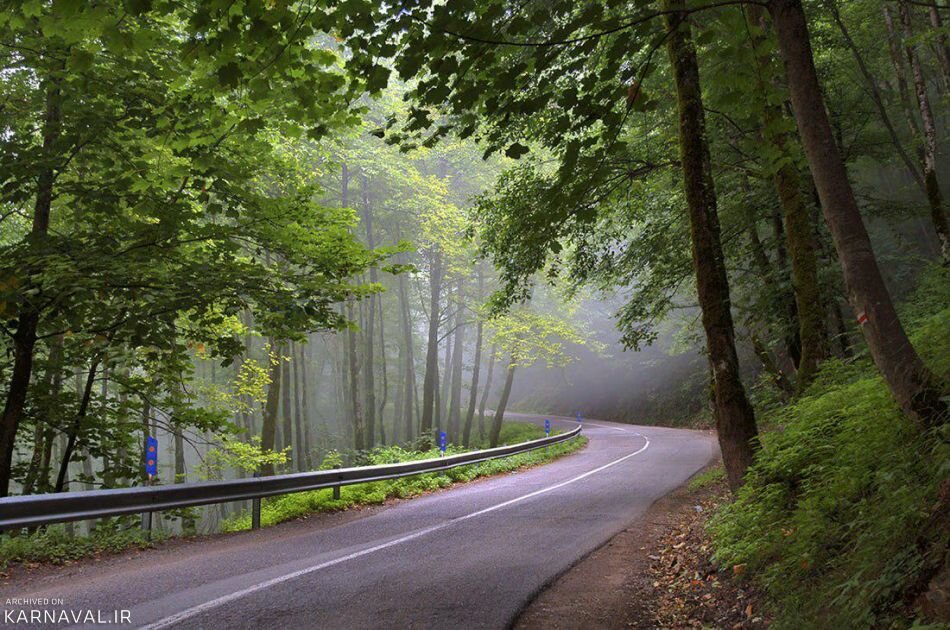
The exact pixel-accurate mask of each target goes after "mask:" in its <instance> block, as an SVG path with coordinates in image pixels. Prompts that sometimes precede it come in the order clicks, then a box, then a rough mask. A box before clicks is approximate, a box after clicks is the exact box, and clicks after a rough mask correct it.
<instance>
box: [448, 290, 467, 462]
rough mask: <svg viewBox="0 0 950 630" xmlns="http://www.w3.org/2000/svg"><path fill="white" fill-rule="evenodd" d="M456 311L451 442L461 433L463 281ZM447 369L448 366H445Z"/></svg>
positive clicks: (450, 415)
mask: <svg viewBox="0 0 950 630" xmlns="http://www.w3.org/2000/svg"><path fill="white" fill-rule="evenodd" d="M456 297H457V299H458V311H457V314H456V316H455V337H454V341H453V347H452V389H451V395H450V399H449V435H450V436H451V439H452V441H453V442H456V443H458V442H459V441H461V440H460V438H461V433H462V426H461V425H462V359H463V354H464V351H463V343H464V341H465V333H464V331H465V323H464V320H465V313H464V312H463V311H462V303H463V302H464V299H465V283H464V281H463V280H461V279H460V280H459V281H458V289H457V292H456ZM446 370H448V366H446Z"/></svg>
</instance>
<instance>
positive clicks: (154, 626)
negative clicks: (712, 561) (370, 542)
mask: <svg viewBox="0 0 950 630" xmlns="http://www.w3.org/2000/svg"><path fill="white" fill-rule="evenodd" d="M621 430H623V429H621ZM635 435H638V436H639V437H642V438H643V441H644V445H643V446H642V447H640V448H639V449H637V450H636V451H634V452H633V453H630V454H628V455H624V456H623V457H621V458H619V459H615V460H613V461H612V462H609V463H607V464H604V465H603V466H600V467H599V468H595V469H593V470H589V471H587V472H586V473H583V474H581V475H578V476H576V477H572V478H571V479H568V480H566V481H562V482H560V483H556V484H554V485H553V486H548V487H547V488H541V489H540V490H535V491H534V492H529V493H528V494H525V495H523V496H520V497H516V498H514V499H509V500H508V501H504V502H502V503H499V504H497V505H493V506H491V507H487V508H484V509H482V510H478V511H477V512H472V513H471V514H466V515H465V516H460V517H458V518H455V519H452V520H451V521H447V522H445V523H440V524H438V525H433V526H432V527H426V528H423V529H420V530H418V531H415V532H413V533H411V534H407V535H405V536H402V537H400V538H396V539H395V540H390V541H389V542H385V543H381V544H379V545H375V546H373V547H369V548H367V549H362V550H360V551H356V552H353V553H351V554H349V555H346V556H341V557H339V558H334V559H333V560H328V561H327V562H321V563H320V564H317V565H314V566H312V567H307V568H306V569H300V570H299V571H294V572H293V573H287V574H286V575H281V576H280V577H276V578H272V579H270V580H266V581H264V582H260V583H258V584H255V585H253V586H249V587H247V588H245V589H241V590H240V591H235V592H234V593H230V594H228V595H223V596H221V597H218V598H216V599H212V600H210V601H207V602H205V603H203V604H199V605H197V606H192V607H191V608H186V609H185V610H182V611H181V612H178V613H175V614H174V615H170V616H168V617H164V618H163V619H159V620H158V621H156V622H154V623H151V624H149V625H147V626H143V630H158V629H159V628H167V627H169V626H172V625H174V624H176V623H179V622H182V621H184V620H186V619H190V618H191V617H194V616H195V615H200V614H201V613H203V612H207V611H209V610H211V609H213V608H217V607H218V606H222V605H224V604H227V603H228V602H233V601H234V600H236V599H240V598H241V597H244V596H246V595H251V594H252V593H256V592H258V591H261V590H264V589H267V588H270V587H272V586H276V585H278V584H282V583H284V582H289V581H290V580H294V579H296V578H298V577H302V576H304V575H308V574H310V573H315V572H316V571H320V570H322V569H327V568H330V567H332V566H336V565H338V564H342V563H344V562H346V561H348V560H354V559H356V558H359V557H362V556H366V555H369V554H371V553H375V552H377V551H382V550H383V549H388V548H389V547H394V546H395V545H399V544H402V543H404V542H409V541H410V540H415V539H416V538H420V537H422V536H425V535H426V534H431V533H432V532H435V531H438V530H440V529H445V528H446V527H449V526H450V525H454V524H455V523H460V522H462V521H467V520H469V519H472V518H475V517H477V516H482V515H484V514H488V513H489V512H494V511H495V510H500V509H502V508H505V507H508V506H509V505H514V504H515V503H520V502H521V501H526V500H527V499H531V498H533V497H536V496H538V495H540V494H544V493H546V492H551V491H552V490H557V489H558V488H563V487H564V486H567V485H570V484H572V483H575V482H577V481H580V480H581V479H586V478H587V477H590V476H591V475H593V474H596V473H599V472H601V471H603V470H607V469H608V468H610V467H612V466H616V465H617V464H619V463H621V462H623V461H625V460H628V459H630V458H631V457H633V456H635V455H639V454H640V453H642V452H643V451H645V450H647V449H648V448H649V447H650V440H649V439H648V438H647V437H646V436H645V435H641V434H639V433H636V434H635Z"/></svg>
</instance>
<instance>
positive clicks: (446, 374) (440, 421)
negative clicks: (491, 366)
mask: <svg viewBox="0 0 950 630" xmlns="http://www.w3.org/2000/svg"><path fill="white" fill-rule="evenodd" d="M446 310H448V304H446ZM458 315H459V313H458V310H457V309H456V312H455V317H454V318H452V319H448V318H446V322H445V325H446V326H447V327H448V329H449V332H448V333H446V335H445V356H444V357H443V359H442V371H441V372H440V375H441V378H442V381H441V382H440V383H439V392H438V394H439V397H438V399H437V400H438V405H437V407H436V409H437V410H438V413H437V414H436V420H435V424H436V426H438V427H439V428H440V429H442V428H445V429H446V430H448V428H449V422H448V420H449V388H450V387H451V386H452V350H453V347H454V343H453V342H454V340H455V325H456V322H458Z"/></svg>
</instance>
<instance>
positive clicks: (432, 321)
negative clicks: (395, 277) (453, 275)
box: [419, 245, 442, 438]
mask: <svg viewBox="0 0 950 630" xmlns="http://www.w3.org/2000/svg"><path fill="white" fill-rule="evenodd" d="M429 252H430V261H431V262H430V266H429V335H428V339H427V342H426V373H425V377H424V378H423V381H422V422H421V426H420V427H419V433H420V435H421V436H425V437H427V438H429V437H431V436H432V426H433V425H432V419H433V416H434V411H435V394H436V391H435V389H436V387H438V380H439V374H438V373H439V317H440V313H439V296H440V294H441V293H442V252H441V251H440V250H439V248H438V246H436V245H433V246H431V247H430V248H429Z"/></svg>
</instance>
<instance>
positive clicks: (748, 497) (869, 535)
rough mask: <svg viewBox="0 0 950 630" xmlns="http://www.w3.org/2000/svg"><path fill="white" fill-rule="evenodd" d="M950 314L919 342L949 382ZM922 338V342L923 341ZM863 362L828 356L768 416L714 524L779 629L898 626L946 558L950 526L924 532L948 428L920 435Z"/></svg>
mask: <svg viewBox="0 0 950 630" xmlns="http://www.w3.org/2000/svg"><path fill="white" fill-rule="evenodd" d="M948 326H950V310H944V311H942V312H940V313H938V314H937V315H934V316H932V317H930V318H928V319H922V320H919V323H918V328H917V332H916V334H915V335H914V337H915V338H916V340H917V344H916V345H917V347H918V348H920V349H921V351H922V353H923V354H924V356H925V359H927V360H929V362H930V364H931V366H932V367H933V368H934V369H936V370H937V372H938V373H939V374H941V375H942V376H943V377H944V378H946V376H947V375H948V374H947V371H948V370H947V368H948V364H947V362H948V359H947V356H948V354H950V353H948V350H950V341H948V338H947V330H948ZM924 340H926V343H923V342H924ZM874 374H875V371H874V369H873V367H872V366H871V365H870V364H869V363H867V362H859V363H856V364H850V365H849V364H843V363H841V362H838V361H829V362H827V363H826V364H825V365H824V366H823V367H822V369H821V371H820V373H819V375H818V378H817V379H816V380H815V383H814V384H813V385H812V386H811V387H810V388H809V389H808V391H807V392H806V394H805V395H804V396H803V397H802V398H801V399H799V400H797V401H796V402H794V403H793V404H791V405H789V406H787V407H785V408H784V409H781V410H780V411H777V412H775V415H774V417H773V418H770V420H771V421H774V422H776V423H777V424H781V425H783V426H784V431H781V432H774V433H769V434H766V435H764V436H763V449H762V451H761V453H760V455H759V456H758V459H757V462H756V464H755V465H754V466H753V467H752V468H751V469H750V471H749V473H748V477H747V480H746V483H745V485H744V486H743V487H742V488H741V490H740V491H739V493H738V496H737V498H736V500H735V502H733V503H732V504H729V505H726V506H725V507H724V508H723V509H721V510H720V512H719V513H718V514H716V516H715V517H714V518H713V519H712V521H711V523H710V528H711V531H712V534H713V540H714V545H715V548H716V552H715V558H716V560H718V561H719V562H722V563H725V564H729V565H735V564H747V565H748V569H749V570H748V574H750V575H752V576H753V578H752V579H755V580H757V581H759V582H760V583H761V584H762V585H763V586H764V588H765V589H766V590H767V592H768V593H769V596H770V598H771V599H772V601H773V603H774V605H775V608H776V626H777V627H788V628H800V627H834V628H866V627H878V626H886V625H888V624H890V623H901V621H900V619H901V618H902V617H903V615H904V613H906V611H905V610H903V607H904V606H905V604H906V602H907V600H908V599H909V598H911V597H912V596H913V595H914V594H915V591H916V590H919V589H920V588H921V585H922V582H923V583H926V578H927V577H928V576H929V575H930V574H932V572H933V571H934V570H936V568H937V567H939V566H940V565H941V563H942V562H943V561H944V553H945V550H946V549H947V544H948V540H947V537H946V530H945V529H943V528H940V527H928V519H929V517H930V516H931V511H932V509H933V506H934V504H935V501H936V496H937V491H938V486H939V484H940V482H941V480H944V479H946V478H947V476H948V474H950V446H948V443H950V442H948V439H947V438H948V437H950V435H948V431H947V428H946V427H944V428H943V429H941V430H937V431H932V432H930V433H927V434H921V433H920V432H919V430H918V429H917V428H916V426H915V425H914V424H913V423H912V422H911V421H910V420H909V419H908V418H906V417H905V416H904V415H903V414H902V413H901V411H900V410H899V408H898V407H897V405H896V404H895V402H894V401H893V399H892V398H891V396H890V394H889V392H888V390H887V387H886V386H885V384H884V382H883V381H882V379H881V378H880V377H878V376H876V375H874Z"/></svg>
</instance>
